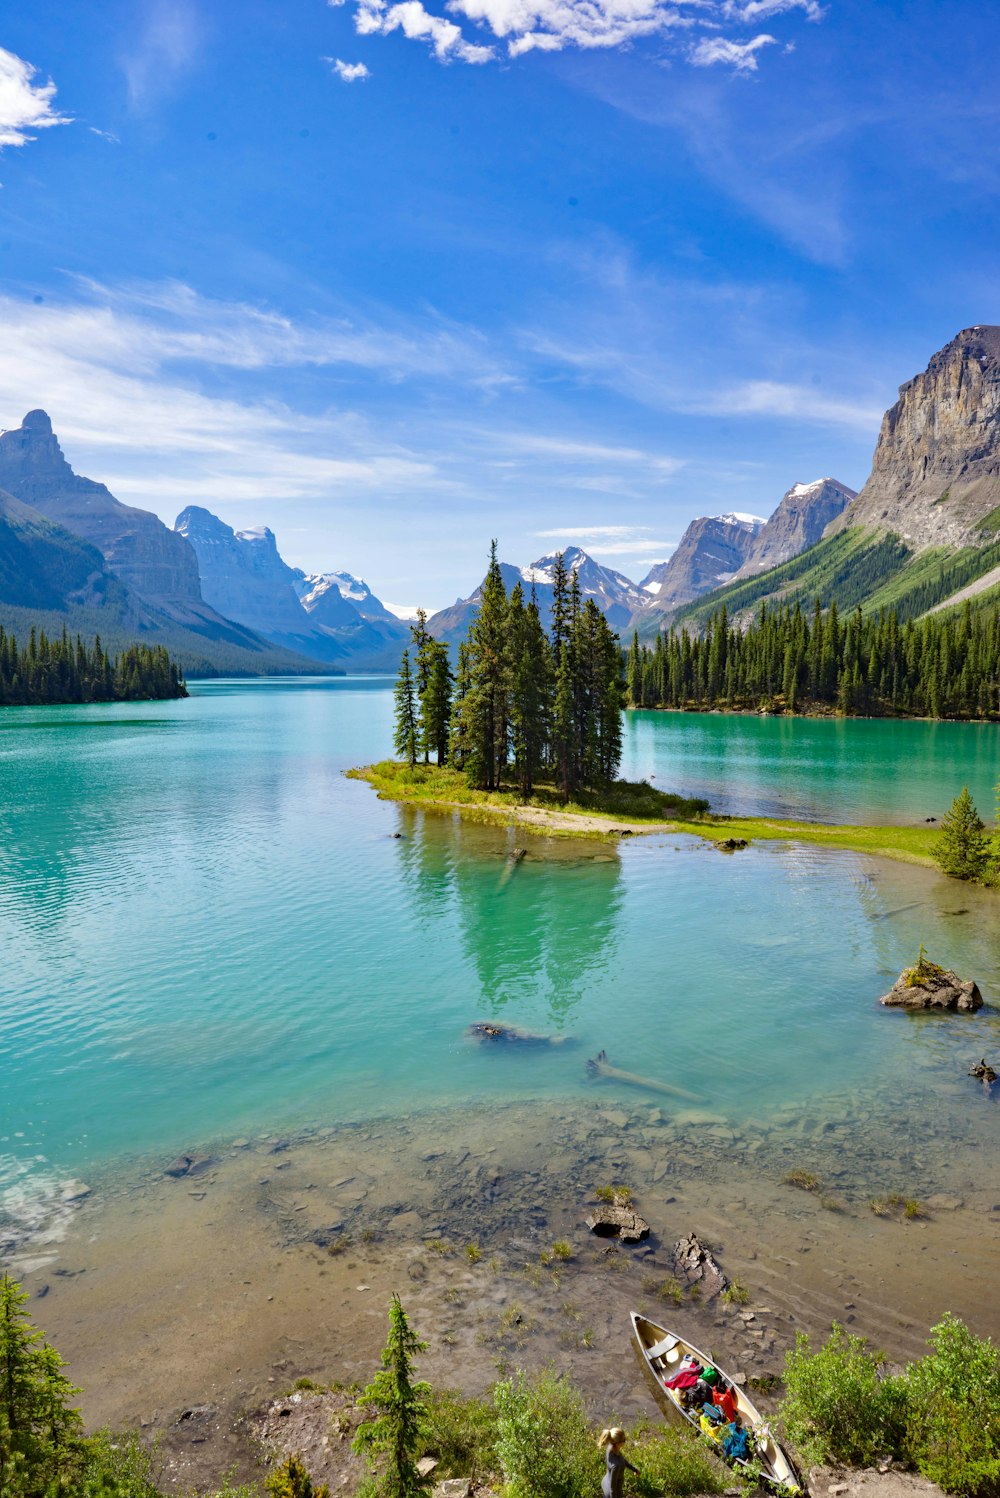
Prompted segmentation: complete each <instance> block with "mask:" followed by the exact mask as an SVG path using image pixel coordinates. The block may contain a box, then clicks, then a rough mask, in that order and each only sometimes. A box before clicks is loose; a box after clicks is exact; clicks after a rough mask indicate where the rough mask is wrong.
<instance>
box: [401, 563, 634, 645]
mask: <svg viewBox="0 0 1000 1498" xmlns="http://www.w3.org/2000/svg"><path fill="white" fill-rule="evenodd" d="M562 555H563V562H564V564H565V566H566V569H567V571H569V572H573V571H575V572H576V575H577V583H578V586H579V588H580V595H581V597H582V598H584V599H587V598H592V599H593V600H594V602H595V603H596V604H597V607H598V608H599V609H600V610H601V613H602V614H604V616H605V618H606V619H607V621H608V623H609V624H610V625H611V627H612V629H615V630H619V631H621V630H623V629H624V628H625V627H626V626H627V625H628V622H629V620H630V619H631V618H632V616H633V615H634V614H635V612H636V610H637V609H639V608H641V607H642V606H643V603H644V597H643V594H642V590H641V589H640V588H639V587H638V586H637V585H636V584H635V583H634V582H632V581H631V580H630V579H629V578H627V577H625V575H624V574H623V573H621V572H616V571H615V570H614V569H613V568H611V567H603V566H601V564H600V563H599V562H595V560H594V558H593V557H592V556H590V555H589V554H588V553H587V552H585V551H584V550H583V549H582V548H581V547H579V546H568V547H567V548H566V550H565V551H564V552H563V554H562ZM555 560H556V553H555V552H550V553H549V554H548V555H547V556H544V557H539V559H538V560H537V562H531V563H530V564H529V565H528V566H526V567H516V566H514V565H513V564H512V563H510V562H501V563H500V572H501V575H502V577H503V582H504V587H505V588H506V589H507V592H508V593H510V592H512V590H513V589H514V588H515V587H516V586H517V584H518V583H520V585H521V588H522V589H523V591H524V594H525V597H526V598H527V597H530V595H531V593H532V591H534V594H535V598H536V600H537V603H538V612H539V614H540V616H541V620H542V625H543V627H544V628H545V629H548V628H549V625H550V623H551V618H552V599H553V595H554V589H553V586H552V578H553V568H554V566H555ZM481 594H482V583H480V584H479V586H478V587H477V588H476V589H475V591H474V592H473V593H470V595H469V596H468V598H458V599H456V600H455V602H454V603H453V604H452V605H451V606H450V607H449V608H446V609H439V610H438V612H437V613H436V614H433V615H432V616H431V618H430V619H429V620H428V621H427V628H428V630H429V631H430V633H431V634H432V635H433V636H434V638H435V639H437V640H443V641H444V642H445V643H446V644H448V645H458V644H459V643H460V642H461V641H462V640H464V639H465V636H466V634H467V632H468V628H469V625H470V623H471V622H472V618H473V615H474V614H475V612H476V609H477V608H478V606H479V600H480V596H481Z"/></svg>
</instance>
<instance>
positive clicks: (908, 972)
mask: <svg viewBox="0 0 1000 1498" xmlns="http://www.w3.org/2000/svg"><path fill="white" fill-rule="evenodd" d="M879 1003H880V1004H885V1005H886V1007H887V1008H890V1009H940V1010H950V1011H958V1012H961V1013H966V1014H971V1013H974V1012H975V1010H977V1009H981V1008H982V1007H983V996H982V994H981V993H980V992H979V985H978V984H977V983H974V982H973V981H972V980H971V979H967V980H963V979H962V978H960V977H959V976H958V974H957V973H953V972H952V971H951V970H950V969H949V968H943V967H941V966H939V964H938V963H936V962H931V961H930V959H929V958H928V957H927V956H925V954H924V950H923V948H922V947H921V949H920V956H919V957H918V959H917V961H916V962H915V963H914V965H913V967H907V968H904V969H903V971H902V972H901V973H900V975H899V977H898V978H897V979H896V981H895V983H894V984H893V985H892V987H891V988H890V990H889V992H888V993H887V994H883V995H882V997H881V999H880V1000H879Z"/></svg>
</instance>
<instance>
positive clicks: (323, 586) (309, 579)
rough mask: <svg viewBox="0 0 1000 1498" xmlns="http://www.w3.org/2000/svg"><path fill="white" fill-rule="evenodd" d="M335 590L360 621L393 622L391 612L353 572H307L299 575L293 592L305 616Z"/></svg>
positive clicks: (393, 615)
mask: <svg viewBox="0 0 1000 1498" xmlns="http://www.w3.org/2000/svg"><path fill="white" fill-rule="evenodd" d="M331 588H335V589H336V591H337V592H338V593H339V594H340V596H341V598H345V599H346V600H347V602H348V603H349V604H351V605H352V606H353V607H354V608H355V609H356V611H357V612H358V613H359V614H360V615H361V617H362V619H383V620H385V619H388V620H392V619H395V618H396V615H395V614H393V613H392V611H391V610H390V609H387V608H386V606H385V604H384V603H383V602H382V600H381V599H380V598H376V597H375V594H374V593H373V592H372V590H371V588H369V586H368V584H367V583H366V582H365V581H364V580H363V579H362V578H360V577H355V576H354V574H353V573H352V572H310V573H305V572H301V571H299V572H298V574H297V577H296V581H295V591H296V592H297V593H298V595H299V600H300V602H301V604H302V607H303V608H304V609H305V610H306V611H307V613H310V614H311V613H313V611H314V610H315V609H316V608H318V607H319V605H320V603H321V602H322V600H323V599H324V598H326V597H327V595H328V594H329V592H330V589H331Z"/></svg>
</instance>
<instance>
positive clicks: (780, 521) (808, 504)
mask: <svg viewBox="0 0 1000 1498" xmlns="http://www.w3.org/2000/svg"><path fill="white" fill-rule="evenodd" d="M854 499H857V492H856V491H855V490H854V489H849V488H848V487H847V485H846V484H842V483H840V481H839V480H838V479H831V478H825V479H813V481H812V482H811V483H806V484H801V483H799V484H793V485H792V487H791V488H790V489H788V490H786V492H785V494H784V495H783V497H782V499H781V502H780V504H779V505H778V508H777V509H776V510H775V512H774V514H773V515H772V516H771V518H770V520H769V521H768V522H767V524H766V525H765V526H764V527H763V529H762V530H760V531H759V533H758V534H757V536H756V537H755V539H754V541H753V544H752V546H751V547H750V549H749V551H748V552H747V555H746V559H745V560H744V562H743V564H742V566H741V567H740V569H739V571H738V572H737V573H736V574H735V577H736V578H742V577H752V576H753V575H754V574H755V573H757V572H764V571H765V570H766V569H767V568H768V567H777V566H778V564H779V563H780V562H787V561H789V560H790V559H791V558H792V557H797V556H798V555H799V552H801V551H805V549H806V547H807V546H812V545H814V544H815V542H817V541H818V540H819V539H820V537H821V536H822V534H823V532H824V530H825V529H826V527H827V526H828V525H829V523H830V521H831V520H834V519H836V517H837V516H838V515H839V514H841V512H842V511H843V510H844V509H846V507H847V506H848V505H849V504H850V503H851V501H852V500H854Z"/></svg>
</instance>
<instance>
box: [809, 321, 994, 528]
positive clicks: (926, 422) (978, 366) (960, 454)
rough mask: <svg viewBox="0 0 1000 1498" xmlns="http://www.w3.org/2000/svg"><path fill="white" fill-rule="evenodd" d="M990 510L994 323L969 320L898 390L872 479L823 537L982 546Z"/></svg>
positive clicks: (880, 439)
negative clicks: (859, 531)
mask: <svg viewBox="0 0 1000 1498" xmlns="http://www.w3.org/2000/svg"><path fill="white" fill-rule="evenodd" d="M998 507H1000V327H997V326H995V325H992V324H977V325H976V326H975V327H971V328H965V329H963V331H962V332H961V333H958V334H957V335H956V336H955V337H954V338H953V339H952V340H951V341H950V343H947V344H945V346H944V348H942V349H939V350H938V352H937V353H936V354H934V355H933V356H932V358H931V359H930V361H929V362H928V365H927V368H926V369H925V370H924V371H923V372H922V373H921V374H918V375H915V376H914V377H913V379H911V380H907V382H906V383H905V384H904V385H901V386H900V387H899V399H898V400H897V402H896V404H895V405H894V406H892V407H890V409H889V410H888V411H887V412H886V413H885V416H884V417H883V418H882V428H881V431H880V432H879V437H878V444H877V446H876V448H875V456H874V458H873V460H872V471H871V476H870V478H869V479H868V482H867V483H866V484H865V486H864V488H863V489H862V490H861V493H860V494H859V495H858V497H857V499H856V500H855V501H854V502H853V503H852V504H851V505H850V506H848V508H847V509H846V510H844V512H843V514H841V515H840V516H839V517H838V518H837V519H835V520H834V521H833V522H832V523H831V525H830V526H828V528H827V534H831V535H832V534H834V533H835V532H836V531H839V530H844V529H845V528H846V527H848V526H855V525H864V526H868V527H871V528H872V529H875V530H880V531H895V532H896V533H897V534H898V535H900V536H901V537H902V538H903V540H904V541H906V542H907V543H908V544H909V545H910V546H914V547H917V548H919V547H923V546H935V545H941V544H951V545H966V544H969V543H972V544H976V543H980V544H981V543H982V542H983V540H984V539H986V537H987V536H988V535H992V534H993V533H994V532H995V530H996V524H995V522H996V519H997V515H996V514H995V513H994V512H996V511H998ZM984 522H985V525H984Z"/></svg>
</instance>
